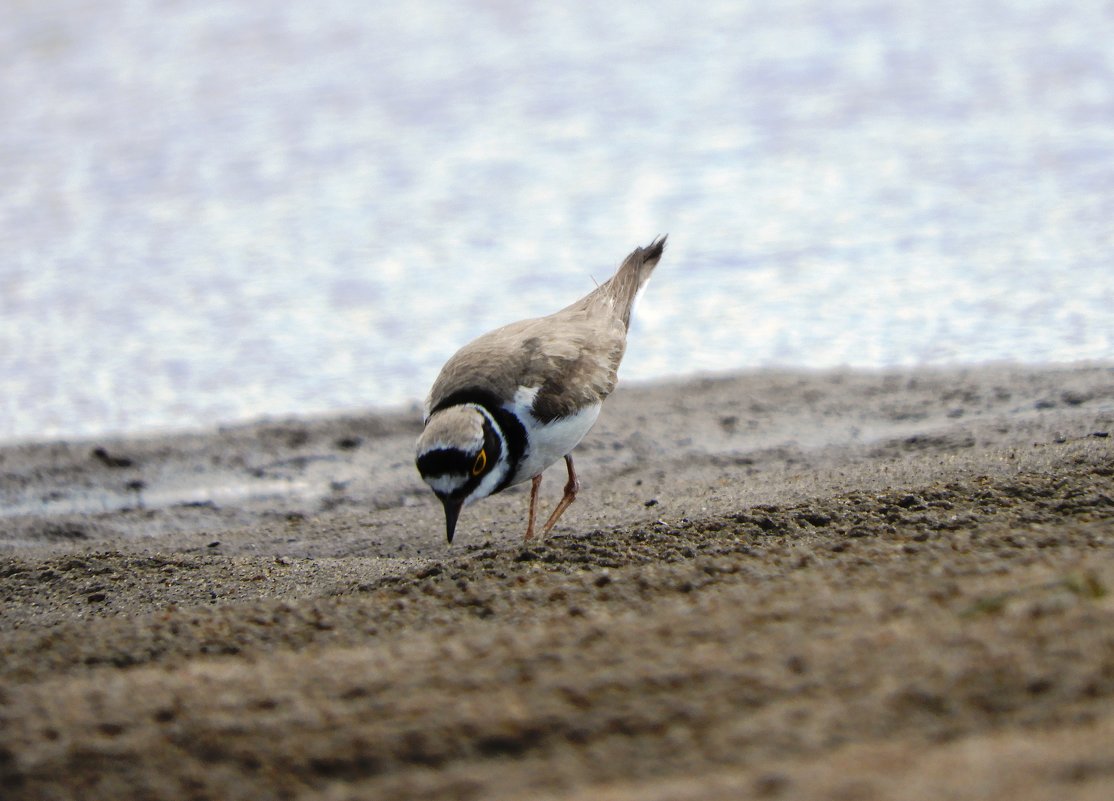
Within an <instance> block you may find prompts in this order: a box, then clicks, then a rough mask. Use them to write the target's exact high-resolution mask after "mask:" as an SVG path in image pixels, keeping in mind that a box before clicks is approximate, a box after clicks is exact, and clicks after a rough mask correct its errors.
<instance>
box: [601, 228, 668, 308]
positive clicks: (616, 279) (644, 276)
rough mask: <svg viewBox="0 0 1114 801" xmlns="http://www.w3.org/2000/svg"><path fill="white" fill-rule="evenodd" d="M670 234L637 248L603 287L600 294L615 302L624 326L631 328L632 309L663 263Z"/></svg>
mask: <svg viewBox="0 0 1114 801" xmlns="http://www.w3.org/2000/svg"><path fill="white" fill-rule="evenodd" d="M668 238H669V234H666V235H664V236H659V237H658V238H657V239H655V240H654V241H653V242H651V243H650V244H649V245H647V246H646V247H644V248H635V249H634V252H633V253H631V254H630V255H629V256H627V258H626V259H625V260H624V261H623V264H622V265H621V266H620V267H619V269H618V270H616V271H615V275H613V276H611V278H610V279H608V280H607V281H606V282H605V283H604V284H603V286H601V287H600V288H599V291H600V292H606V293H607V294H608V295H610V296H611V298H612V299H613V300H614V302H615V309H616V311H618V312H619V314H620V316H621V317H622V318H623V324H624V325H626V326H627V327H628V328H629V327H630V315H631V309H633V308H634V302H635V300H636V299H637V298H638V291H639V290H640V289H642V287H643V286H644V285H645V283H646V281H647V280H649V278H650V273H652V272H653V271H654V268H655V267H657V266H658V262H659V261H661V254H662V252H663V251H664V250H665V240H666V239H668Z"/></svg>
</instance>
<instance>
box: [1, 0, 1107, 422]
mask: <svg viewBox="0 0 1114 801" xmlns="http://www.w3.org/2000/svg"><path fill="white" fill-rule="evenodd" d="M0 16H2V17H3V19H2V20H0V23H2V24H0V108H2V109H3V112H2V113H0V254H2V255H0V439H9V440H10V439H33V438H45V437H66V436H78V435H95V434H98V433H102V432H108V431H134V430H140V429H146V428H152V427H173V428H178V427H193V426H199V425H206V424H211V423H214V422H223V421H232V420H242V419H250V418H254V417H259V416H262V415H278V414H287V413H294V412H298V413H313V412H322V411H328V410H334V409H341V408H353V407H366V406H383V405H395V404H400V403H407V402H411V401H414V400H417V399H419V398H420V397H421V396H422V395H423V393H424V392H425V391H426V389H427V388H428V386H429V384H430V382H431V381H432V379H433V377H434V376H435V374H436V371H437V369H438V368H439V366H440V364H441V363H442V362H443V361H444V359H445V358H446V357H447V356H448V355H449V354H451V353H452V351H453V350H455V349H456V347H458V346H459V345H460V344H462V343H463V342H465V341H466V340H467V339H469V338H470V337H472V336H475V335H477V334H479V333H481V332H483V331H484V330H486V329H488V328H491V327H494V326H496V325H498V324H501V323H503V322H507V321H510V320H512V319H517V318H520V317H527V316H533V315H537V314H544V313H547V312H549V311H552V310H554V309H556V308H557V307H559V306H561V305H564V304H565V303H568V302H569V301H571V300H573V299H574V298H576V297H577V296H578V295H580V294H582V293H583V292H586V291H588V290H589V289H591V287H592V279H593V278H594V279H596V280H602V278H604V277H606V276H607V274H608V273H609V272H610V271H611V269H613V268H614V266H615V265H616V264H617V263H618V262H619V261H620V260H621V259H622V257H623V256H624V255H625V254H626V253H627V252H628V251H629V250H630V249H631V248H632V247H634V246H635V245H638V244H645V243H647V242H649V241H650V239H652V238H653V236H654V235H656V234H659V233H665V232H668V233H669V234H670V246H669V249H668V251H667V255H666V258H665V260H664V261H663V262H662V265H661V268H660V269H659V271H658V273H657V275H656V276H655V278H654V281H653V283H652V284H651V286H650V288H649V290H648V291H647V293H646V294H645V296H644V298H643V300H642V302H641V304H640V306H639V310H638V311H639V315H638V317H637V320H636V324H635V326H634V329H633V333H632V338H631V343H630V348H629V351H628V356H627V359H626V362H625V363H624V368H623V371H622V376H623V378H624V379H626V380H631V379H649V378H655V377H662V376H672V375H684V374H688V373H692V372H696V371H708V370H728V369H738V368H747V367H755V366H766V365H791V366H813V367H824V366H834V365H842V364H849V365H861V366H883V365H915V364H940V363H950V362H968V363H970V362H982V361H987V360H998V359H1013V360H1024V361H1070V360H1076V359H1104V358H1110V357H1111V356H1114V315H1112V314H1111V313H1110V309H1111V308H1114V268H1112V262H1114V192H1112V191H1111V190H1112V187H1114V47H1111V45H1110V42H1112V41H1114V7H1112V6H1110V5H1109V4H1108V3H1102V2H1076V3H1072V4H1070V5H1065V4H1062V3H1054V2H1009V3H1006V2H1001V3H993V2H990V3H977V4H970V3H948V2H943V3H941V2H927V0H925V1H924V2H882V1H881V0H879V1H878V2H845V1H842V0H841V2H836V3H830V2H818V1H817V2H788V3H787V2H772V1H771V2H750V3H746V4H738V3H731V2H718V3H717V2H712V3H706V4H703V5H701V6H700V7H699V8H697V7H696V6H693V5H692V4H691V3H679V2H678V3H669V2H663V3H655V4H653V5H651V6H646V5H645V4H633V3H630V4H612V5H611V6H609V7H608V8H607V9H599V8H596V7H595V6H594V5H593V4H589V3H573V4H564V5H563V7H562V8H560V9H558V8H556V7H554V8H552V9H548V8H547V9H531V10H526V9H525V7H523V6H520V5H518V4H510V3H498V2H495V3H449V2H424V3H419V4H413V5H412V6H409V7H408V11H407V14H406V16H405V17H403V16H400V15H399V14H398V13H397V12H396V11H395V10H394V9H393V8H390V7H387V6H383V7H382V8H372V9H369V8H367V7H366V4H363V3H357V2H354V1H353V0H337V1H336V2H324V3H314V4H312V6H311V5H304V4H299V5H293V6H292V7H290V8H282V9H279V8H275V7H274V6H273V4H268V3H264V2H254V1H253V0H235V1H234V2H226V3H215V2H199V3H190V4H166V3H162V2H153V0H152V2H127V3H125V2H105V3H98V4H92V5H88V6H76V5H74V4H72V3H64V2H61V1H60V0H58V1H56V2H41V3H34V4H31V3H16V4H9V5H8V6H7V7H6V9H5V10H4V11H3V12H0Z"/></svg>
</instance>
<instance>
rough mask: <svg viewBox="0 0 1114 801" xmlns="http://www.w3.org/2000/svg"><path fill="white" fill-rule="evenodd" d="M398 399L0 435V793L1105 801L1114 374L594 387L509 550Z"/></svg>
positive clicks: (986, 370)
mask: <svg viewBox="0 0 1114 801" xmlns="http://www.w3.org/2000/svg"><path fill="white" fill-rule="evenodd" d="M417 417H418V414H417V411H416V410H403V411H398V412H394V413H385V414H353V415H349V416H344V417H334V418H329V419H315V420H285V421H271V422H266V423H260V424H256V425H250V426H237V427H229V428H225V429H220V430H217V431H208V432H198V433H193V434H178V433H175V434H167V435H162V436H155V435H152V436H146V437H143V438H130V439H106V440H100V441H96V442H82V443H64V444H62V443H54V444H27V445H13V446H8V447H6V448H2V449H0V477H2V483H0V504H2V508H3V514H2V516H0V787H3V788H4V789H3V793H2V795H3V797H4V798H12V799H62V798H81V799H120V798H197V799H208V798H211V799H269V798H283V799H330V800H332V799H356V798H400V799H407V798H413V799H419V798H422V799H425V798H431V799H473V798H474V799H486V798H502V799H536V798H545V799H585V801H586V800H587V799H614V800H616V801H617V800H618V799H623V800H624V801H625V800H626V799H631V801H633V799H640V800H641V799H663V800H664V799H694V800H695V799H720V798H722V799H729V798H730V799H734V798H751V797H753V798H793V799H802V798H803V799H812V798H815V799H829V798H830V799H837V798H838V799H858V798H862V799H875V798H895V799H897V798H901V799H922V798H923V799H938V798H943V797H946V798H972V799H975V798H979V799H1011V801H1018V800H1019V799H1037V798H1048V797H1062V798H1069V797H1070V798H1094V799H1100V798H1101V799H1107V798H1109V797H1110V793H1111V787H1112V786H1114V747H1112V746H1111V743H1114V596H1112V595H1111V590H1112V588H1114V552H1112V550H1111V546H1112V545H1114V442H1112V437H1111V431H1112V429H1114V368H1111V367H1109V366H1103V365H1100V366H1070V367H1050V368H1035V367H1019V366H989V367H980V368H968V369H947V370H916V371H890V372H856V371H834V372H817V373H811V372H775V371H763V372H756V373H749V374H743V375H738V376H731V377H722V378H708V379H695V380H690V381H685V382H680V383H675V384H667V385H657V386H649V387H634V388H629V387H624V388H621V389H620V390H619V391H618V392H617V393H616V395H615V396H614V397H613V398H612V399H611V400H610V401H609V402H608V404H607V406H606V407H605V410H604V413H603V415H602V417H601V419H600V422H599V424H598V425H597V427H596V428H595V430H594V431H593V432H592V433H591V434H590V435H589V436H588V438H587V439H586V440H585V442H584V443H582V445H581V447H580V448H579V449H578V450H577V452H576V461H577V466H578V472H579V473H580V476H581V481H582V485H583V489H582V493H581V496H580V498H579V499H578V501H577V502H576V503H575V504H574V505H573V506H572V507H571V508H570V510H569V511H568V512H567V513H566V515H565V516H564V517H563V518H562V521H561V524H560V525H559V526H558V527H557V528H556V529H555V531H554V533H553V535H552V536H550V537H549V538H548V539H547V540H545V541H544V542H531V543H527V544H523V542H522V541H521V535H522V531H523V530H524V527H525V520H524V516H525V510H526V491H525V488H522V487H520V488H516V489H513V490H509V491H507V492H505V493H503V494H502V495H500V496H497V497H495V498H490V499H488V500H486V501H483V502H481V503H479V504H477V505H475V506H472V507H469V508H468V509H466V510H465V511H464V514H463V515H462V517H461V522H460V526H459V528H458V531H457V541H456V543H455V544H454V545H453V546H451V547H449V546H447V545H446V544H445V542H444V533H443V521H442V520H441V518H440V505H439V504H438V503H437V502H436V501H435V499H434V498H433V496H432V495H431V494H430V493H429V492H428V490H426V489H425V488H424V485H422V484H421V482H420V480H419V478H418V476H417V474H416V472H415V471H414V468H413V456H412V446H413V440H414V437H415V436H416V434H417V431H418V423H417ZM563 482H564V475H563V469H562V468H560V467H555V468H553V469H551V471H550V472H549V473H547V480H546V482H545V485H544V487H543V494H544V506H543V511H544V509H545V508H548V507H549V506H551V505H552V504H553V503H554V502H555V501H556V499H557V497H558V496H559V495H560V491H561V486H562V484H563Z"/></svg>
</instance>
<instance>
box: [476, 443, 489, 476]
mask: <svg viewBox="0 0 1114 801" xmlns="http://www.w3.org/2000/svg"><path fill="white" fill-rule="evenodd" d="M485 467H487V451H486V450H483V449H481V450H480V452H479V453H477V454H476V461H475V462H474V463H473V464H472V475H474V476H478V475H479V474H480V473H482V472H483V471H484V468H485Z"/></svg>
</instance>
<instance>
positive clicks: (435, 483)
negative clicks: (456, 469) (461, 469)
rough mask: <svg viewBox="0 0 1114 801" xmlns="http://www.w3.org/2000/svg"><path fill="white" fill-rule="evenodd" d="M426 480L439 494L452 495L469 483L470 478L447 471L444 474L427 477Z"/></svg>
mask: <svg viewBox="0 0 1114 801" xmlns="http://www.w3.org/2000/svg"><path fill="white" fill-rule="evenodd" d="M425 481H426V483H427V484H429V486H430V487H431V488H432V489H433V491H434V492H436V493H437V494H439V495H452V494H453V493H454V492H456V491H457V490H459V489H460V488H461V487H463V486H464V485H465V484H466V483H467V481H468V478H467V477H466V476H458V475H453V474H452V473H446V474H445V475H442V476H434V477H433V478H427V479H426V480H425Z"/></svg>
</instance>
